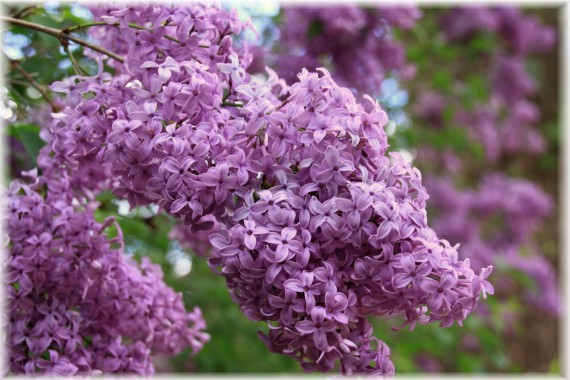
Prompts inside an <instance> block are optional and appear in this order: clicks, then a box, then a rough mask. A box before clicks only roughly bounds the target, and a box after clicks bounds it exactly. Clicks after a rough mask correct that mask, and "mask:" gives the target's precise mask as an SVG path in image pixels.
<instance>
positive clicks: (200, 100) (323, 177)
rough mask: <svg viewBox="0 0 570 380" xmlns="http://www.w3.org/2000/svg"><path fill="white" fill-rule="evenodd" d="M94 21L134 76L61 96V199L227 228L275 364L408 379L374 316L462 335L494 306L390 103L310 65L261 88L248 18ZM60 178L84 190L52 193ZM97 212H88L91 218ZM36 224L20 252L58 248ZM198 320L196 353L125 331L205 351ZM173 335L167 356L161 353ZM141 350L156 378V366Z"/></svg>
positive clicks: (228, 252)
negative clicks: (434, 210) (440, 215)
mask: <svg viewBox="0 0 570 380" xmlns="http://www.w3.org/2000/svg"><path fill="white" fill-rule="evenodd" d="M94 14H95V15H96V19H97V20H101V21H103V22H104V23H106V25H100V24H99V23H97V24H96V25H95V24H94V25H93V26H92V28H91V35H92V37H94V38H95V39H97V40H98V43H99V44H101V46H103V47H104V48H106V49H109V50H110V51H113V52H115V53H117V54H120V55H121V56H122V57H124V63H121V62H112V63H110V62H109V61H107V63H110V64H112V66H113V68H114V70H115V74H114V75H113V76H111V75H110V74H108V73H107V72H105V71H104V70H103V68H104V65H103V63H104V62H103V60H104V59H106V58H105V57H104V56H102V55H99V54H96V55H94V56H95V57H96V58H97V59H98V60H99V65H100V70H99V73H98V74H97V75H95V76H91V77H84V76H79V75H77V76H72V77H70V78H68V79H67V80H65V81H61V82H56V83H54V84H52V86H51V88H52V90H53V91H56V92H59V93H61V94H62V95H64V96H65V99H66V100H65V104H66V106H65V108H64V109H63V110H62V112H60V113H58V114H54V118H53V121H52V122H51V124H50V125H49V126H48V127H47V128H46V129H45V130H44V131H43V133H42V136H43V138H44V139H45V140H46V141H47V142H48V145H47V146H46V148H44V150H43V151H42V153H41V155H40V159H39V162H38V164H39V166H40V168H41V169H42V170H43V172H44V173H45V174H44V175H45V178H46V179H45V181H47V182H46V184H47V196H48V198H47V199H48V202H49V200H50V199H51V197H54V198H56V199H57V196H56V195H55V194H63V196H64V197H66V196H68V195H65V194H67V192H68V190H67V187H65V186H63V185H62V183H64V184H68V185H67V186H69V188H71V189H76V190H80V191H82V192H83V193H87V194H91V193H96V192H98V191H100V190H103V189H106V188H111V189H112V191H113V193H114V194H115V195H116V196H118V197H120V198H124V199H127V200H128V202H129V203H130V205H131V207H136V206H144V205H149V204H156V205H158V206H159V207H160V210H162V211H164V212H166V213H169V214H170V215H172V216H174V217H176V218H177V219H178V220H180V221H181V222H183V223H184V224H185V225H186V226H189V227H188V228H190V229H191V231H194V232H200V233H202V234H205V233H209V234H210V236H209V239H210V242H211V245H212V246H213V252H212V253H211V256H210V258H209V265H210V267H211V268H212V270H213V271H214V273H217V274H219V275H221V276H224V278H225V280H226V283H227V286H228V289H229V292H230V295H231V297H232V299H233V300H234V301H235V302H236V303H237V304H238V305H239V307H240V308H241V310H242V311H243V313H244V314H245V315H246V316H247V317H248V318H250V319H252V320H255V321H266V322H267V323H268V328H269V330H268V332H267V333H260V338H261V339H262V340H263V341H264V342H265V343H266V344H267V346H268V348H269V349H270V350H271V351H272V352H276V353H280V354H283V355H287V356H290V357H292V358H294V359H296V360H298V361H299V362H301V364H302V366H303V368H304V369H305V370H307V371H330V370H333V369H334V368H335V367H336V366H337V365H340V371H341V372H342V373H343V374H353V373H373V374H379V375H387V374H392V373H394V366H393V364H392V362H391V361H390V350H389V348H388V347H387V346H386V345H385V344H384V343H383V342H382V341H381V340H379V339H378V338H376V337H374V336H373V335H372V327H371V325H370V324H369V322H368V320H367V317H369V316H383V315H388V314H394V313H401V314H402V315H404V318H405V320H404V322H403V324H402V325H401V326H398V327H396V328H401V327H404V326H409V328H410V329H413V327H414V326H415V324H416V323H430V322H436V323H439V324H440V326H442V327H449V326H452V325H453V324H454V323H457V324H459V325H461V324H462V321H463V320H464V319H465V318H466V316H467V315H468V314H469V313H470V312H472V311H473V310H474V308H475V306H476V303H477V301H478V299H479V297H480V294H481V293H482V295H483V297H486V295H487V294H492V293H493V287H492V286H491V284H490V283H489V282H488V281H487V280H486V278H487V277H488V275H489V274H490V271H491V269H492V267H485V268H482V269H481V271H480V272H479V273H476V272H474V271H473V270H472V269H471V268H470V262H469V259H466V260H459V259H458V252H457V250H456V247H455V246H452V245H451V244H450V243H449V242H448V241H446V240H442V239H439V238H438V237H437V235H436V234H435V232H434V231H433V230H432V229H431V228H430V227H429V226H428V224H427V217H426V211H425V207H426V200H427V198H428V195H427V193H426V190H425V188H424V187H423V185H422V176H421V173H420V172H419V171H418V170H417V169H416V168H414V167H412V166H410V164H409V163H407V162H406V161H405V160H404V159H403V157H402V156H401V155H399V154H397V153H390V154H388V152H387V149H388V143H387V136H386V133H385V131H384V126H385V125H386V123H387V121H388V118H387V115H386V113H385V112H384V111H383V110H382V109H381V107H380V106H379V104H378V103H377V102H376V101H374V100H373V99H372V98H370V97H369V96H364V97H363V100H362V102H358V101H357V99H356V98H355V96H354V95H353V94H352V92H351V91H350V90H349V89H347V88H344V87H340V86H339V85H337V84H336V82H335V81H334V80H333V78H332V77H331V75H330V74H329V72H328V71H327V70H325V69H323V68H319V69H317V72H309V71H308V70H306V69H303V70H302V71H301V72H300V73H299V75H298V81H296V82H295V83H292V84H291V85H290V86H289V85H288V84H287V83H286V82H285V81H284V80H283V79H281V78H279V77H278V76H277V74H276V73H275V72H274V71H272V70H271V69H267V70H266V72H267V75H266V76H255V77H252V76H251V75H250V74H249V73H248V72H247V68H248V65H249V63H250V61H251V54H250V53H249V52H248V50H247V47H245V46H244V45H240V44H238V43H236V42H234V39H233V37H234V36H236V35H239V34H240V33H241V32H242V31H243V30H244V29H248V28H249V26H248V24H247V23H245V24H244V23H242V22H241V21H239V19H238V18H237V14H236V13H235V12H232V11H225V10H222V9H219V8H217V7H214V6H209V5H198V4H193V5H187V6H177V7H168V6H161V5H148V6H145V5H141V6H134V5H131V6H128V7H126V8H123V7H118V6H117V7H104V8H97V9H95V10H94ZM393 17H396V16H394V15H393ZM402 22H404V20H402ZM405 23H407V21H406V22H405ZM58 173H62V174H58ZM56 176H59V177H58V178H64V179H67V181H68V182H62V183H60V182H50V180H49V178H52V177H56ZM40 183H41V181H40ZM40 198H41V197H40ZM65 199H67V198H65ZM26 202H32V201H26ZM54 202H55V204H56V205H57V207H56V205H55V204H54V208H55V209H56V210H58V211H56V216H58V215H59V214H60V213H64V210H61V209H60V208H58V207H64V208H65V207H67V208H65V214H64V215H65V216H64V218H66V219H65V220H66V221H67V220H72V219H73V218H74V217H75V215H76V214H74V213H73V210H74V209H73V208H70V206H69V205H70V203H69V202H68V203H65V204H63V203H62V202H59V201H54ZM80 205H82V204H81V203H80ZM76 207H79V206H76ZM89 207H90V206H88V205H87V204H85V205H83V208H84V211H83V214H81V215H82V217H83V218H88V215H90V214H89V210H90V208H89ZM60 210H61V211H60ZM22 213H24V214H25V213H26V212H25V211H16V212H13V213H11V215H12V218H13V219H17V220H16V222H15V223H16V225H17V226H15V227H14V231H17V228H16V227H19V226H20V225H21V224H24V225H23V226H21V230H20V232H19V234H18V232H16V239H24V238H25V239H27V240H26V241H28V240H29V241H28V243H29V244H31V245H38V244H40V245H41V244H44V243H43V242H44V240H45V239H46V238H44V237H42V235H41V233H42V232H43V231H46V226H44V225H40V224H37V225H34V226H33V228H34V229H37V231H32V230H30V231H29V233H28V228H31V227H30V226H29V224H26V223H30V222H26V223H24V222H23V221H22V222H21V221H20V218H19V215H20V214H22ZM31 213H34V211H31ZM49 215H50V214H49V213H47V212H46V213H44V212H41V216H42V217H44V216H49ZM55 220H57V221H59V219H58V217H56V218H55ZM88 220H90V219H88ZM54 223H55V224H56V225H57V226H59V224H58V223H57V222H54ZM66 223H67V222H66ZM89 224H90V226H92V227H91V228H92V230H90V231H93V229H94V230H95V231H96V232H97V233H95V232H94V233H93V234H89V237H90V238H92V237H94V236H95V237H96V236H99V235H98V234H100V233H101V232H100V231H101V230H102V229H104V228H103V227H102V226H100V225H97V224H96V223H94V222H92V221H91V222H90V223H89ZM73 225H76V224H75V223H73ZM77 226H78V227H79V225H78V224H77ZM103 226H105V227H106V225H105V224H103ZM52 228H54V229H55V228H56V227H52ZM184 228H186V227H184ZM58 231H59V230H58ZM214 231H215V232H214ZM37 233H40V235H39V236H37V237H36V238H34V239H32V237H31V235H33V234H36V235H37ZM178 233H180V232H178ZM29 236H30V237H29ZM103 240H104V239H103ZM120 240H121V239H120V238H119V239H117V242H120ZM65 244H70V243H65ZM65 244H64V245H65ZM109 244H110V243H109ZM101 245H102V246H101ZM14 246H16V243H14ZM97 246H98V247H100V248H101V249H107V250H109V249H110V248H105V247H107V246H106V245H105V244H104V243H99V244H98V245H97ZM112 252H113V254H115V255H116V254H118V253H119V252H120V251H119V250H112ZM123 260H125V259H123ZM101 265H102V264H101ZM91 266H92V265H91ZM96 266H98V264H96ZM150 268H152V266H150V265H147V264H146V263H145V264H143V267H142V269H143V272H142V273H143V274H144V275H147V274H148V275H149V276H150V277H151V278H153V277H157V278H160V274H158V273H153V272H152V270H151V269H150ZM143 274H141V276H143ZM90 278H91V277H90V276H86V279H85V281H87V283H89V281H90ZM131 281H132V280H131ZM141 282H142V283H144V284H147V285H148V284H151V282H147V281H143V280H141ZM140 286H142V285H139V286H131V285H129V284H126V285H124V288H123V287H120V286H115V287H114V288H113V289H115V290H117V289H118V291H127V292H128V291H133V292H138V291H139V290H140ZM85 287H86V288H87V291H88V289H89V287H88V286H87V285H85ZM127 288H128V289H127ZM81 289H82V288H81V287H77V291H78V292H80V290H81ZM158 291H161V288H160V287H158V288H154V289H152V290H149V291H144V292H140V296H144V297H150V296H152V295H153V294H156V292H158ZM163 291H164V292H166V293H167V292H168V291H167V290H163ZM48 294H51V293H49V292H48ZM137 294H139V293H137ZM133 297H134V296H133ZM127 298H128V296H127ZM164 298H165V297H164V296H160V297H158V296H157V300H158V299H159V300H161V301H162V300H163V299H164ZM166 298H168V297H166ZM111 300H113V298H110V299H106V298H103V300H102V301H101V302H109V303H110V304H113V302H114V301H111ZM179 301H180V300H179V299H177V302H179ZM74 302H75V301H74ZM77 302H79V301H77ZM81 302H84V301H81ZM143 304H144V303H143ZM137 305H138V303H137ZM174 305H178V303H174ZM126 309H127V311H126V313H127V314H128V313H130V312H131V311H130V308H128V307H127V308H126ZM135 309H136V310H137V311H139V310H138V308H135ZM176 311H177V313H176V314H174V315H169V319H167V321H169V323H167V325H169V326H171V327H172V326H173V325H172V323H174V322H177V320H178V318H181V319H182V320H183V321H185V322H187V321H188V319H187V318H186V317H184V316H185V315H186V314H184V312H183V311H182V310H180V309H179V308H176ZM141 312H142V313H143V315H145V316H146V317H148V318H149V319H150V320H151V321H155V319H156V318H158V317H157V316H155V315H146V314H145V313H144V311H141ZM192 315H193V316H194V320H195V324H196V326H195V327H193V328H192V329H190V330H189V331H190V332H188V331H187V330H184V329H182V330H181V331H179V330H175V332H173V333H171V334H174V335H175V336H176V337H177V339H182V341H181V343H180V344H177V343H176V339H174V338H173V339H171V340H170V342H171V343H172V344H173V346H168V347H164V346H163V344H164V342H163V340H162V339H163V338H164V337H165V336H166V335H163V334H158V333H154V335H152V334H151V338H149V337H148V336H147V335H144V334H143V332H146V331H148V329H147V330H145V329H143V328H138V327H137V325H133V324H128V327H125V328H130V327H133V331H132V334H134V336H132V337H131V336H129V335H128V333H127V332H125V335H126V336H129V337H130V338H131V339H134V340H136V339H137V338H140V339H144V340H145V342H144V343H141V344H139V346H140V348H141V349H143V348H145V349H156V350H157V351H160V352H166V353H173V352H177V351H178V350H179V349H180V348H181V347H182V346H183V345H184V343H186V344H188V343H189V344H191V345H195V346H196V347H199V346H200V345H201V343H202V342H203V341H204V340H205V335H203V334H199V329H200V328H201V327H202V324H201V323H199V321H200V320H199V314H192ZM161 317H162V316H161ZM185 318H186V319H185ZM188 318H189V317H188ZM158 319H159V321H162V322H163V323H164V320H163V318H158ZM155 322H157V321H155ZM176 326H178V325H176ZM184 326H185V325H184ZM181 328H182V327H181ZM117 329H119V327H117ZM129 332H131V330H129ZM137 334H138V335H137ZM176 334H178V335H176ZM155 336H156V339H157V340H158V341H159V343H157V346H156V347H154V346H152V344H150V343H149V342H152V339H153V338H154V337H155ZM188 336H190V337H191V338H192V339H193V340H191V339H186V340H184V339H183V338H186V337H188ZM139 346H137V347H139ZM167 348H168V349H169V350H170V351H168V350H167ZM161 350H162V351H161ZM145 352H148V351H145ZM137 355H139V356H136V357H137V358H139V357H142V358H145V360H146V361H144V363H146V364H145V367H143V368H144V370H140V372H142V373H147V372H148V371H149V370H150V364H148V360H147V359H146V358H148V356H145V355H143V354H141V353H140V352H138V353H137ZM59 357H60V358H61V357H62V356H61V355H60V356H59ZM53 358H55V356H54V357H53ZM53 358H52V357H51V356H50V359H52V360H55V361H58V360H60V359H57V358H55V359H53ZM42 363H43V362H42ZM96 368H101V370H104V371H107V370H108V367H105V366H102V367H101V366H99V365H97V366H96ZM121 368H122V367H121ZM135 368H137V367H136V366H135ZM81 369H82V370H83V369H84V370H85V371H88V367H85V368H83V367H82V368H81ZM125 370H132V368H131V367H128V368H125Z"/></svg>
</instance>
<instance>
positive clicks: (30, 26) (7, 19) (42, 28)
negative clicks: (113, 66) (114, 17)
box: [0, 17, 125, 63]
mask: <svg viewBox="0 0 570 380" xmlns="http://www.w3.org/2000/svg"><path fill="white" fill-rule="evenodd" d="M0 21H3V22H6V23H8V24H12V25H16V26H21V27H23V28H28V29H32V30H37V31H38V32H42V33H46V34H50V35H52V36H54V37H57V38H58V39H59V40H60V41H62V42H63V41H68V40H69V41H73V42H75V43H76V44H79V45H82V46H85V47H87V48H89V49H91V50H94V51H96V52H99V53H101V54H105V55H106V56H108V57H110V58H113V59H114V60H115V61H118V62H121V63H123V62H125V60H124V59H123V57H121V56H119V55H117V54H115V53H113V52H111V51H109V50H107V49H104V48H102V47H100V46H97V45H94V44H92V43H90V42H87V41H85V40H82V39H81V38H77V37H75V36H73V35H70V34H68V33H66V32H65V31H63V30H59V29H53V28H49V27H47V26H44V25H40V24H36V23H33V22H29V21H24V20H18V19H15V18H10V17H0Z"/></svg>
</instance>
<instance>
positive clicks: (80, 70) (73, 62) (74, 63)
mask: <svg viewBox="0 0 570 380" xmlns="http://www.w3.org/2000/svg"><path fill="white" fill-rule="evenodd" d="M63 50H64V51H65V53H66V54H67V56H68V57H69V60H70V61H71V65H72V66H73V69H74V70H75V73H76V74H77V75H88V73H87V71H85V70H84V69H83V68H82V67H81V66H80V65H79V63H78V62H77V60H76V59H75V57H74V56H73V53H71V51H70V50H69V44H68V43H64V44H63Z"/></svg>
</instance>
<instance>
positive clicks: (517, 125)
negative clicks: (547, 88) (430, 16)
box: [420, 7, 556, 162]
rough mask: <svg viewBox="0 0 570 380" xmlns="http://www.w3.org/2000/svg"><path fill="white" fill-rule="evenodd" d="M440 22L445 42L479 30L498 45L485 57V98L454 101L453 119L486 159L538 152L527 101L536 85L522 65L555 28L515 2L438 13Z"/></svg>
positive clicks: (545, 46)
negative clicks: (467, 105) (465, 104)
mask: <svg viewBox="0 0 570 380" xmlns="http://www.w3.org/2000/svg"><path fill="white" fill-rule="evenodd" d="M440 25H441V28H442V30H443V32H444V34H445V36H446V38H447V40H448V42H449V43H457V44H464V43H467V42H468V41H469V40H470V39H472V38H473V37H474V36H476V35H478V34H481V33H487V34H490V35H492V36H496V37H497V38H496V43H497V47H496V48H494V49H492V50H491V51H490V52H489V53H488V57H485V59H486V60H487V61H488V62H490V65H488V66H489V69H488V72H487V73H486V75H487V76H489V77H490V79H491V86H490V96H489V99H488V100H487V101H480V102H478V103H477V104H476V106H475V107H474V109H473V110H467V109H461V108H462V107H461V106H460V105H456V107H458V108H459V111H457V112H456V114H455V117H456V121H457V122H458V123H459V124H460V125H463V126H465V127H466V128H468V129H469V131H470V132H471V134H472V136H473V137H474V138H475V139H477V140H478V141H480V142H481V143H482V145H483V147H484V148H485V152H486V155H487V159H488V160H489V161H490V162H496V161H497V160H498V159H499V158H500V156H501V155H502V154H512V153H515V152H521V151H524V152H528V153H535V154H536V153H541V152H543V151H544V150H545V149H546V142H545V140H544V137H543V136H542V134H541V133H540V131H539V130H537V129H536V128H535V126H534V125H535V124H536V123H537V122H538V121H539V119H540V112H539V110H538V108H537V107H536V105H535V104H533V103H532V102H531V101H530V100H529V98H530V97H532V96H533V95H534V94H535V93H536V91H537V87H536V84H535V82H534V80H533V78H532V76H531V74H530V72H529V70H528V69H527V67H526V66H525V65H526V60H527V58H528V57H529V56H530V55H531V54H533V53H542V52H545V51H547V50H549V49H551V48H552V47H553V46H554V43H555V41H556V35H555V31H554V30H553V29H552V28H550V27H547V26H543V25H542V24H541V23H540V21H539V20H538V18H535V17H533V16H530V15H525V14H524V13H523V12H522V11H521V10H520V9H519V8H514V7H497V8H489V7H469V8H466V7H461V8H454V9H451V10H449V11H447V12H446V13H445V14H444V15H443V16H442V18H441V23H440ZM449 95H451V96H450V97H449V98H450V99H454V98H456V97H457V94H449ZM452 101H453V100H452ZM433 112H437V111H436V110H434V111H433ZM420 116H421V115H420Z"/></svg>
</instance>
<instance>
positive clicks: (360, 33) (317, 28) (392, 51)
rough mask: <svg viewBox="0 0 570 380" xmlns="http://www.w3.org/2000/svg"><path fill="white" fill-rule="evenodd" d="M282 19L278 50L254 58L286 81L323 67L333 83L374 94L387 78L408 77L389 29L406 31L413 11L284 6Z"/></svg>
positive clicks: (417, 13)
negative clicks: (394, 74)
mask: <svg viewBox="0 0 570 380" xmlns="http://www.w3.org/2000/svg"><path fill="white" fill-rule="evenodd" d="M282 15H283V20H282V21H281V23H280V25H279V50H278V51H277V50H276V51H272V52H271V53H267V52H266V53H265V54H261V53H260V55H261V57H259V58H257V59H262V60H264V61H265V64H267V65H269V66H270V67H274V68H275V70H276V71H277V73H278V74H279V75H280V76H281V77H282V78H284V79H285V80H287V82H291V81H294V80H295V78H296V75H297V73H298V72H299V71H301V69H302V68H306V69H308V70H315V69H316V68H317V67H320V66H325V65H328V66H330V67H331V73H332V74H333V76H334V77H335V79H336V80H337V82H338V83H339V84H341V85H343V86H347V87H351V88H355V89H357V90H358V91H359V92H362V93H370V94H378V93H379V92H380V85H381V83H382V81H383V80H384V79H385V78H386V77H387V76H388V75H389V74H391V73H394V72H398V73H399V74H400V75H401V76H402V77H409V76H410V75H412V74H413V72H414V67H413V66H412V65H411V64H409V63H408V62H407V61H406V57H405V49H404V46H403V45H402V44H401V43H399V42H398V41H397V40H396V39H394V38H393V35H392V33H391V29H392V28H399V29H410V28H412V27H413V26H414V24H415V22H416V20H417V19H419V18H420V17H421V12H420V10H419V9H418V8H416V7H413V6H402V7H396V6H375V7H370V8H361V7H358V6H355V5H352V6H338V5H337V6H327V7H305V6H284V7H283V10H282ZM254 66H259V67H262V66H263V65H261V64H256V65H254Z"/></svg>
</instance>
